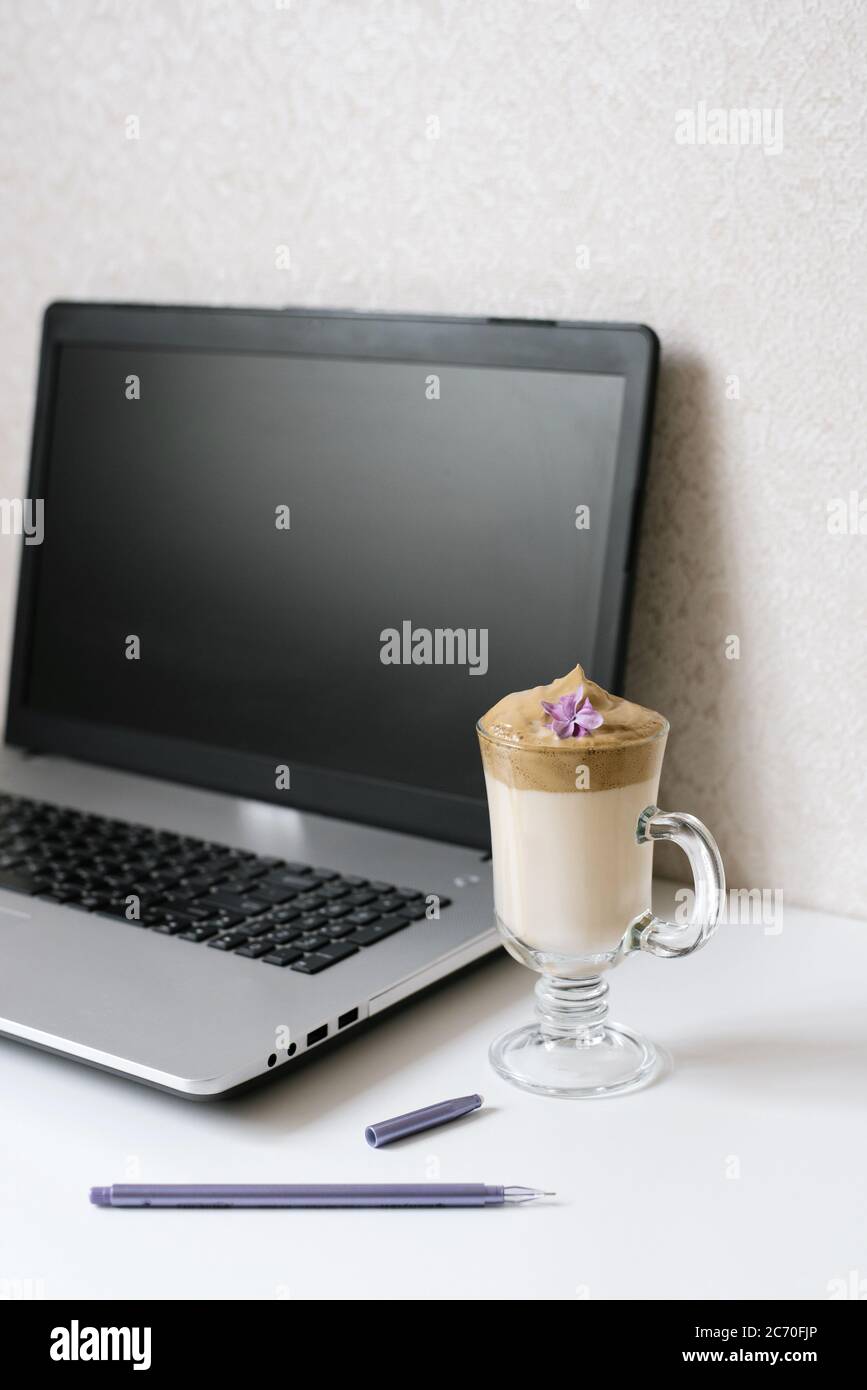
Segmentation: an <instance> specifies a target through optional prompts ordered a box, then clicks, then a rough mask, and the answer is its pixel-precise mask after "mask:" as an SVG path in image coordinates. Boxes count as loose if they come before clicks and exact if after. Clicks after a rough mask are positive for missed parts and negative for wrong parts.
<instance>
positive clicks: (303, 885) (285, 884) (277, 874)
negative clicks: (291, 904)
mask: <svg viewBox="0 0 867 1390" xmlns="http://www.w3.org/2000/svg"><path fill="white" fill-rule="evenodd" d="M262 882H263V883H271V884H273V885H274V887H275V888H291V889H292V890H293V892H297V893H312V892H313V890H314V888H318V887H319V884H320V882H321V880H320V879H318V878H314V877H313V875H312V874H309V873H308V874H306V875H304V874H300V873H293V872H292V870H291V868H288V867H287V868H285V869H275V870H274V871H273V872H272V873H270V874H266V875H265V877H264V879H263V880H262ZM257 887H258V885H257Z"/></svg>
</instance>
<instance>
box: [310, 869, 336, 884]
mask: <svg viewBox="0 0 867 1390" xmlns="http://www.w3.org/2000/svg"><path fill="white" fill-rule="evenodd" d="M311 873H313V874H314V875H315V877H316V878H320V879H321V880H322V882H323V883H328V882H329V881H330V880H331V879H332V878H339V877H340V874H339V873H338V872H337V870H336V869H312V870H311Z"/></svg>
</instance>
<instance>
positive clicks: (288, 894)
mask: <svg viewBox="0 0 867 1390" xmlns="http://www.w3.org/2000/svg"><path fill="white" fill-rule="evenodd" d="M254 891H255V895H256V897H257V898H259V899H260V901H262V902H264V903H267V904H268V905H269V906H274V907H282V906H283V904H284V903H288V902H290V901H291V900H292V898H294V897H295V889H294V888H286V887H282V888H281V887H279V886H278V885H277V884H275V883H264V882H261V883H257V884H256V886H255V890H254Z"/></svg>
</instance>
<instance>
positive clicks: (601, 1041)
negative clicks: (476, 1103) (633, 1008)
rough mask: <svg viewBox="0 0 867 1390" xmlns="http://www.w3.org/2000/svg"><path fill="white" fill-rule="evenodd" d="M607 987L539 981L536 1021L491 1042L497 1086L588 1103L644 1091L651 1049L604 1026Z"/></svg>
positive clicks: (597, 982)
mask: <svg viewBox="0 0 867 1390" xmlns="http://www.w3.org/2000/svg"><path fill="white" fill-rule="evenodd" d="M607 994H608V986H607V984H606V983H605V981H604V980H602V979H601V978H600V977H599V976H598V975H596V976H591V977H589V978H585V979H581V980H574V979H570V980H566V979H559V978H557V977H555V976H543V977H542V979H540V980H539V981H538V983H537V985H536V997H537V1005H536V1014H537V1021H536V1022H535V1023H525V1024H523V1025H522V1026H521V1027H520V1028H513V1029H510V1030H509V1032H507V1033H503V1034H502V1035H501V1036H500V1037H499V1038H497V1039H496V1041H495V1042H493V1043H492V1044H491V1049H490V1053H489V1057H490V1062H491V1066H492V1067H493V1068H494V1071H495V1072H497V1074H498V1075H499V1076H502V1077H503V1078H504V1080H506V1081H510V1082H511V1083H512V1085H513V1086H520V1087H521V1089H522V1090H525V1091H534V1092H535V1093H536V1094H537V1095H545V1096H563V1097H568V1098H572V1099H576V1100H582V1099H584V1100H595V1099H601V1098H604V1097H606V1096H619V1095H624V1094H625V1093H626V1092H628V1091H636V1090H638V1089H639V1088H640V1087H642V1086H646V1085H648V1084H649V1083H650V1082H651V1081H652V1080H653V1079H654V1077H656V1076H657V1075H658V1073H659V1071H660V1067H661V1059H660V1057H659V1054H658V1053H657V1051H656V1049H655V1048H654V1046H653V1044H652V1043H650V1042H648V1040H647V1039H646V1038H643V1037H642V1036H641V1035H640V1034H639V1033H635V1032H633V1031H632V1029H630V1028H624V1027H623V1026H622V1024H619V1023H609V1022H608V1021H607V1014H608V1005H607V1003H606V999H605V997H606V995H607Z"/></svg>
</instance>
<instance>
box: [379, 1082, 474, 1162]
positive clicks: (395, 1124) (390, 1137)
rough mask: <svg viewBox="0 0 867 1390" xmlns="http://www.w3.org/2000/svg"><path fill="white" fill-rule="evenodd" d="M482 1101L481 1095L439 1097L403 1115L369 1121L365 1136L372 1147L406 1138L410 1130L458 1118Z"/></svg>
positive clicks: (444, 1123)
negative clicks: (439, 1099)
mask: <svg viewBox="0 0 867 1390" xmlns="http://www.w3.org/2000/svg"><path fill="white" fill-rule="evenodd" d="M483 1104H484V1100H483V1098H482V1096H479V1095H472V1096H456V1097H455V1099H454V1100H441V1101H439V1102H438V1103H437V1104H436V1105H425V1106H424V1107H423V1108H422V1109H421V1110H410V1111H408V1112H407V1114H406V1115H395V1116H394V1118H393V1119H391V1120H378V1121H377V1123H376V1124H375V1125H368V1126H367V1129H366V1130H365V1131H364V1137H365V1139H366V1140H367V1142H368V1144H369V1145H370V1147H371V1148H372V1149H381V1148H382V1147H383V1146H384V1145H385V1144H393V1143H394V1141H395V1139H405V1138H406V1137H407V1135H410V1134H420V1133H421V1132H422V1131H423V1130H425V1129H434V1128H435V1127H436V1126H437V1125H447V1124H448V1123H449V1121H450V1120H459V1119H461V1117H462V1116H463V1115H469V1114H471V1113H472V1111H473V1110H478V1109H479V1106H480V1105H483Z"/></svg>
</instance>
